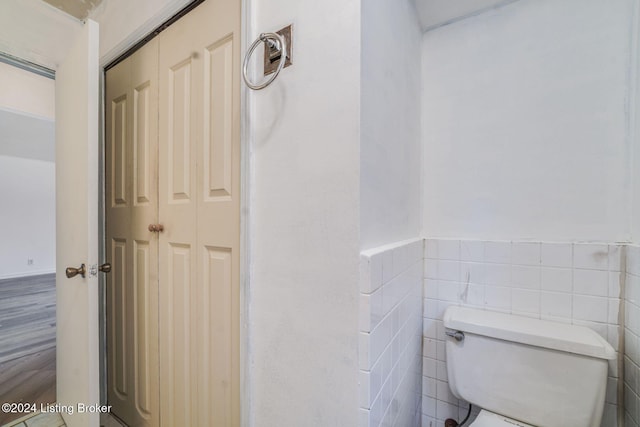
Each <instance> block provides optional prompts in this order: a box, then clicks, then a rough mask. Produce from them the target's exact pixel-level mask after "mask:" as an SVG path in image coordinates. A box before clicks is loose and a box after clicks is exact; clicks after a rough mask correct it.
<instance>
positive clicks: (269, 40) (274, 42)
mask: <svg viewBox="0 0 640 427" xmlns="http://www.w3.org/2000/svg"><path fill="white" fill-rule="evenodd" d="M260 43H265V44H267V45H268V48H272V49H276V50H278V51H280V61H279V62H278V68H276V71H275V72H274V73H273V74H272V75H271V77H269V78H268V79H266V80H265V81H263V82H262V83H259V84H254V83H252V82H251V81H249V76H248V75H247V68H248V67H249V59H250V58H251V55H252V54H253V51H254V50H256V48H257V47H258V46H259V45H260ZM265 48H267V46H265ZM286 61H287V42H286V40H285V39H284V37H282V36H281V35H280V34H277V33H262V34H260V36H259V37H258V38H257V39H256V41H254V42H253V44H252V45H251V47H249V50H248V51H247V54H246V55H245V57H244V61H243V62H242V77H243V78H244V82H245V83H246V84H247V86H249V87H250V88H251V89H253V90H260V89H264V88H265V87H267V86H269V85H270V84H271V83H272V82H273V81H274V80H275V79H276V77H278V74H280V71H282V69H283V68H284V63H285V62H286Z"/></svg>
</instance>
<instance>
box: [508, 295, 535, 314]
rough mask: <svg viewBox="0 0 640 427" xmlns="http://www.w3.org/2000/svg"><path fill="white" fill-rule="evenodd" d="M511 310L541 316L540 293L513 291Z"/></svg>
mask: <svg viewBox="0 0 640 427" xmlns="http://www.w3.org/2000/svg"><path fill="white" fill-rule="evenodd" d="M511 310H512V311H514V312H524V313H533V314H540V292H538V291H536V290H530V289H513V290H512V291H511Z"/></svg>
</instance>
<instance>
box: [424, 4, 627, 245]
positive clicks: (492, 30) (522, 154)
mask: <svg viewBox="0 0 640 427" xmlns="http://www.w3.org/2000/svg"><path fill="white" fill-rule="evenodd" d="M635 3H636V2H635V1H633V0H612V1H606V2H604V1H601V0H563V1H555V0H521V1H518V2H516V3H512V4H510V5H507V6H504V7H502V8H500V9H496V10H492V11H490V12H487V13H485V14H482V15H479V16H475V17H472V18H469V19H466V20H463V21H460V22H457V23H455V24H452V25H449V26H445V27H441V28H439V29H436V30H433V31H429V32H427V33H425V35H424V40H423V94H422V96H423V110H422V124H423V138H424V144H425V148H424V198H423V202H424V233H425V235H427V236H462V237H464V238H467V239H475V238H480V239H482V238H491V239H539V240H552V241H563V240H565V241H574V240H602V241H626V240H629V238H630V235H631V225H630V224H631V221H630V214H631V189H630V182H631V168H630V154H631V147H630V122H629V118H628V117H629V116H628V113H627V111H628V109H629V86H630V81H631V79H630V67H631V64H632V55H631V50H632V49H631V46H630V40H631V38H632V31H633V26H632V22H633V17H634V6H635Z"/></svg>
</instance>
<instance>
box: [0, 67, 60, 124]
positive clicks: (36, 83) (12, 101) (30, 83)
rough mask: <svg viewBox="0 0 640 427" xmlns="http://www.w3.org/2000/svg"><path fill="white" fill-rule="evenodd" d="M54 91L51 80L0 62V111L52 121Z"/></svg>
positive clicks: (53, 116) (53, 114)
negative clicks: (14, 112)
mask: <svg viewBox="0 0 640 427" xmlns="http://www.w3.org/2000/svg"><path fill="white" fill-rule="evenodd" d="M55 90H56V88H55V83H54V81H53V80H52V79H49V78H47V77H43V76H40V75H38V74H34V73H30V72H28V71H25V70H22V69H20V68H17V67H13V66H11V65H8V64H5V63H2V62H0V110H9V111H16V112H20V113H23V114H27V115H30V116H35V117H40V118H44V119H48V120H53V119H54V118H55Z"/></svg>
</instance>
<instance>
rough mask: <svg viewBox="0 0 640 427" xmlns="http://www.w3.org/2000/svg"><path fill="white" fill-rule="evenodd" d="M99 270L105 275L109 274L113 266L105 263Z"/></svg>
mask: <svg viewBox="0 0 640 427" xmlns="http://www.w3.org/2000/svg"><path fill="white" fill-rule="evenodd" d="M98 270H100V271H102V272H103V273H109V272H111V264H109V263H108V262H105V263H104V264H102V265H101V266H100V267H98Z"/></svg>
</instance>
